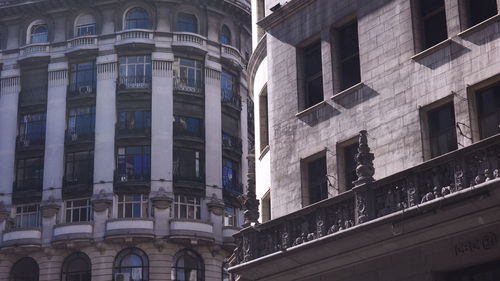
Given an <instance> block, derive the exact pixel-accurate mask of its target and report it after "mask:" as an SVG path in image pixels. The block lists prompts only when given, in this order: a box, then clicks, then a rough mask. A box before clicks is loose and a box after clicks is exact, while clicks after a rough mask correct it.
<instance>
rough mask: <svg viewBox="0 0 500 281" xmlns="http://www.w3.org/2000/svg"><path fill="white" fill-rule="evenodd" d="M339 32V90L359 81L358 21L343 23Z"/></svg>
mask: <svg viewBox="0 0 500 281" xmlns="http://www.w3.org/2000/svg"><path fill="white" fill-rule="evenodd" d="M338 34H339V37H338V39H339V62H340V77H341V78H340V82H341V85H340V87H341V90H345V89H347V88H349V87H351V86H354V85H355V84H357V83H359V82H361V74H360V65H359V44H358V22H357V21H356V20H354V21H352V22H350V23H348V24H346V25H344V26H343V27H341V28H340V29H339V31H338Z"/></svg>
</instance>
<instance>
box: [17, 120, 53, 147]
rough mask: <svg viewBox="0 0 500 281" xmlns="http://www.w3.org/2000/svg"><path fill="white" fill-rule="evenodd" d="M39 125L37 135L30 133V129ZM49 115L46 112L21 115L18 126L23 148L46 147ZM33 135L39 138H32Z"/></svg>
mask: <svg viewBox="0 0 500 281" xmlns="http://www.w3.org/2000/svg"><path fill="white" fill-rule="evenodd" d="M34 125H38V126H37V128H39V129H40V130H36V132H35V133H33V132H31V133H30V132H29V131H30V128H32V127H33V126H34ZM46 126H47V113H46V112H30V113H25V114H22V115H20V118H19V125H18V132H19V133H18V136H19V141H20V142H21V144H22V146H23V147H26V146H30V145H44V144H45V137H46ZM33 135H35V136H37V137H32V136H33Z"/></svg>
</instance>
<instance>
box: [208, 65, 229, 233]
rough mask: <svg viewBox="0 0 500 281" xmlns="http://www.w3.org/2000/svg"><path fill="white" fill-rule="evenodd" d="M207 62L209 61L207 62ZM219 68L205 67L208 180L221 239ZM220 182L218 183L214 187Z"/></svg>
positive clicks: (211, 213) (210, 203) (211, 207)
mask: <svg viewBox="0 0 500 281" xmlns="http://www.w3.org/2000/svg"><path fill="white" fill-rule="evenodd" d="M207 64H208V62H207ZM220 75H221V74H220V71H219V70H216V69H214V68H209V67H207V68H206V69H205V182H206V198H207V206H208V210H209V219H210V222H212V224H213V230H214V238H215V241H216V242H220V241H222V213H223V212H222V211H223V207H224V203H223V201H222V116H221V88H220ZM215 186H217V187H215Z"/></svg>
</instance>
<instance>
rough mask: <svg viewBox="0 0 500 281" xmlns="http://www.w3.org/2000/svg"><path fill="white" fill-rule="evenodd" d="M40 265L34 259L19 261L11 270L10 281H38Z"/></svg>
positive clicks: (26, 258)
mask: <svg viewBox="0 0 500 281" xmlns="http://www.w3.org/2000/svg"><path fill="white" fill-rule="evenodd" d="M38 275H39V268H38V263H37V262H36V261H35V260H34V259H32V258H28V257H25V258H22V259H20V260H18V261H17V262H16V263H15V264H14V266H12V269H11V270H10V277H9V281H38V280H39V279H38Z"/></svg>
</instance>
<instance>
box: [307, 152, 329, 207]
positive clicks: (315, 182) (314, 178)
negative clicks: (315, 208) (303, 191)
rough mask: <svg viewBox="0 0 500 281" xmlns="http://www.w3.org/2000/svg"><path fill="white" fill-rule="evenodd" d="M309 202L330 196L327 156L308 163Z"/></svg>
mask: <svg viewBox="0 0 500 281" xmlns="http://www.w3.org/2000/svg"><path fill="white" fill-rule="evenodd" d="M307 172H308V188H309V204H313V203H316V202H318V201H321V200H323V199H326V198H328V185H327V178H326V157H321V158H319V159H317V160H314V161H311V162H309V163H308V165H307Z"/></svg>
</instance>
